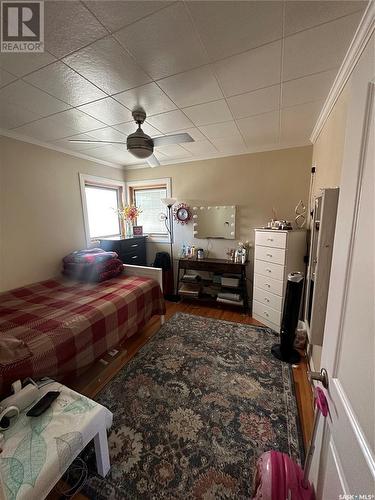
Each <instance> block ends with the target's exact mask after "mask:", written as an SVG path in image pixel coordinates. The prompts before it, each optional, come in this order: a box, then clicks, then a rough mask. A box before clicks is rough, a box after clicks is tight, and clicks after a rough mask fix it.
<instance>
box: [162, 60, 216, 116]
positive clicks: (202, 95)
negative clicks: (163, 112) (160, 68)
mask: <svg viewBox="0 0 375 500" xmlns="http://www.w3.org/2000/svg"><path fill="white" fill-rule="evenodd" d="M158 84H159V85H160V87H161V88H162V89H163V90H164V92H165V93H166V94H167V95H168V96H169V97H170V98H171V99H172V100H173V102H175V103H176V104H177V106H179V107H180V108H185V107H186V106H194V105H195V104H201V103H204V102H208V101H215V100H216V99H221V98H222V97H223V93H222V92H221V90H220V87H219V85H218V83H217V80H216V78H215V77H214V75H213V73H212V71H211V68H210V67H209V66H204V67H202V68H197V69H193V70H191V71H186V72H185V73H180V74H179V75H175V76H170V77H169V78H164V79H163V80H159V82H158Z"/></svg>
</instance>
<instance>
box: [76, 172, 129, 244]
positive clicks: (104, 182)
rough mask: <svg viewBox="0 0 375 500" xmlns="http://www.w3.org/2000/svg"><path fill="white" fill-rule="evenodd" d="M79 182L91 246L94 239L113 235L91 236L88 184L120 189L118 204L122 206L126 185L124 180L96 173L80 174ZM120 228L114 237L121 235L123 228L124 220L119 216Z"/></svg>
mask: <svg viewBox="0 0 375 500" xmlns="http://www.w3.org/2000/svg"><path fill="white" fill-rule="evenodd" d="M79 184H80V190H81V202H82V212H83V225H84V231H85V238H86V244H87V245H88V246H89V245H91V244H92V243H93V242H94V241H98V240H100V239H102V238H103V239H104V238H110V237H111V236H102V237H101V236H95V237H91V236H90V226H89V215H88V211H87V199H86V186H93V187H99V188H108V189H117V191H118V205H119V206H120V207H121V208H122V207H123V206H124V205H125V203H126V199H125V197H126V185H125V182H123V181H118V180H115V179H108V178H106V177H98V176H95V175H87V174H81V173H80V174H79ZM119 228H120V232H119V233H118V234H116V235H113V237H118V236H120V235H121V231H122V230H123V229H124V228H123V222H122V220H121V219H120V218H119Z"/></svg>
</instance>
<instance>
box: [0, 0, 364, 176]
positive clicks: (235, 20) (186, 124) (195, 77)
mask: <svg viewBox="0 0 375 500" xmlns="http://www.w3.org/2000/svg"><path fill="white" fill-rule="evenodd" d="M365 5H366V2H361V1H317V0H314V1H302V0H298V1H265V0H264V1H233V0H232V1H205V2H200V1H178V2H166V1H164V2H163V1H139V0H138V1H111V0H89V1H85V2H80V1H50V0H48V1H46V2H45V37H46V43H45V47H46V50H47V52H45V53H43V54H4V53H2V54H1V55H0V87H1V88H0V111H1V113H0V127H1V128H3V129H6V130H7V131H11V133H14V134H18V136H19V137H22V136H23V137H27V138H30V139H31V140H36V141H40V142H44V143H48V145H49V146H52V147H56V148H60V149H61V148H65V149H68V150H70V151H72V152H76V153H77V152H78V153H82V154H84V155H87V156H91V157H93V158H96V159H99V160H102V161H106V162H110V163H113V164H116V165H118V166H140V164H139V162H138V165H137V160H136V159H135V158H134V157H132V156H131V155H130V154H129V153H127V151H126V148H125V146H124V147H122V146H121V145H119V144H116V145H111V146H105V145H103V146H100V145H91V144H72V143H69V142H68V139H69V138H75V139H77V138H78V139H79V138H86V139H97V140H114V141H122V140H123V141H125V140H126V135H127V134H129V133H131V132H133V131H134V130H135V126H134V123H133V122H132V117H131V110H132V109H133V108H134V107H136V106H139V105H141V106H142V107H144V109H145V110H146V112H147V115H148V116H147V121H146V123H145V126H144V130H145V132H146V133H148V134H150V135H152V136H158V135H163V134H169V133H174V132H180V131H184V132H185V131H186V132H188V133H190V134H191V135H192V136H193V138H194V139H195V141H196V142H194V143H189V144H183V145H175V146H164V147H162V148H159V149H157V150H156V156H157V157H158V159H159V161H160V162H161V163H162V164H167V163H179V162H184V161H189V160H196V159H203V158H215V157H219V156H227V155H232V154H242V153H246V152H253V151H261V150H267V149H274V148H284V147H288V146H296V145H304V144H308V143H309V136H310V133H311V131H312V128H313V126H314V124H315V121H316V119H317V116H318V114H319V111H320V109H321V107H322V104H323V102H324V99H325V98H326V96H327V94H328V91H329V89H330V86H331V84H332V83H333V80H334V78H335V75H336V73H337V70H338V67H339V66H340V64H341V62H342V59H343V57H344V55H345V52H346V50H347V48H348V46H349V43H350V41H351V39H352V37H353V35H354V32H355V30H356V28H357V26H358V24H359V21H360V18H361V15H362V13H363V10H364V8H365Z"/></svg>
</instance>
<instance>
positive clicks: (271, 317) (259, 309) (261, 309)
mask: <svg viewBox="0 0 375 500" xmlns="http://www.w3.org/2000/svg"><path fill="white" fill-rule="evenodd" d="M253 313H254V314H256V315H257V316H258V317H261V318H265V319H266V320H268V321H271V322H272V323H274V324H275V325H278V326H280V325H281V311H276V310H275V309H272V307H269V306H265V305H264V304H261V303H260V302H257V301H256V300H254V301H253Z"/></svg>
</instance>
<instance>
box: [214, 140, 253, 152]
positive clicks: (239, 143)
mask: <svg viewBox="0 0 375 500" xmlns="http://www.w3.org/2000/svg"><path fill="white" fill-rule="evenodd" d="M212 142H213V143H214V145H215V147H216V148H217V150H218V151H219V152H220V153H236V154H241V153H245V152H246V151H247V147H246V144H245V143H244V141H243V139H242V137H228V138H224V139H214V140H213V141H212Z"/></svg>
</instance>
